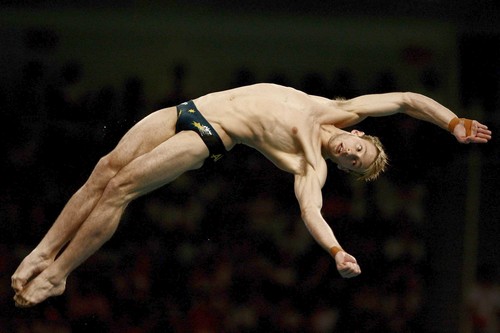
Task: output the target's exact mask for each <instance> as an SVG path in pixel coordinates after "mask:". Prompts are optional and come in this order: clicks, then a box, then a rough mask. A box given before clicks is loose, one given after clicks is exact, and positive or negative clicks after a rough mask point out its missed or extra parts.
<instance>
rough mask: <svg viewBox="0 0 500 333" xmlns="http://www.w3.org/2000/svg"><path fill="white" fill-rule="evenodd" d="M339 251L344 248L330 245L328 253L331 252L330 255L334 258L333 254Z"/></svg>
mask: <svg viewBox="0 0 500 333" xmlns="http://www.w3.org/2000/svg"><path fill="white" fill-rule="evenodd" d="M340 251H344V250H342V248H341V247H338V246H332V247H331V248H330V254H331V255H332V257H334V258H335V255H336V254H337V253H339V252H340Z"/></svg>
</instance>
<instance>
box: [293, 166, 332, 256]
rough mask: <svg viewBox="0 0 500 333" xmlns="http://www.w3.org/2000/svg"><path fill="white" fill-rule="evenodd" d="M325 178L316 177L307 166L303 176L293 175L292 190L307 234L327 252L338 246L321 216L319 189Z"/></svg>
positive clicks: (321, 200)
mask: <svg viewBox="0 0 500 333" xmlns="http://www.w3.org/2000/svg"><path fill="white" fill-rule="evenodd" d="M325 177H326V176H325ZM325 177H323V175H318V173H317V172H316V171H315V170H314V169H313V167H312V166H310V165H307V167H306V172H305V174H303V175H295V183H294V189H295V196H296V198H297V201H298V202H299V206H300V212H301V216H302V220H303V221H304V224H305V225H306V227H307V229H308V230H309V233H310V234H311V235H312V236H313V238H314V239H315V240H316V242H317V243H318V244H319V245H320V246H321V247H323V248H324V249H325V250H326V251H329V250H330V248H332V247H333V246H339V247H340V245H339V242H338V241H337V239H336V238H335V235H334V234H333V230H332V228H330V226H329V225H328V223H326V221H325V219H324V218H323V216H322V215H321V207H322V206H323V197H322V193H321V188H322V187H323V184H324V179H325Z"/></svg>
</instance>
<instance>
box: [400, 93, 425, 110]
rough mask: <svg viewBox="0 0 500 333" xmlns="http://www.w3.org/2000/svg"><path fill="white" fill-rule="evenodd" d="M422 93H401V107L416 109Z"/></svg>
mask: <svg viewBox="0 0 500 333" xmlns="http://www.w3.org/2000/svg"><path fill="white" fill-rule="evenodd" d="M420 96H421V95H420V94H418V93H414V92H411V91H407V92H403V93H401V100H400V103H401V104H400V105H401V109H402V110H403V111H404V112H405V111H409V110H414V109H415V106H416V105H417V104H418V101H419V99H420Z"/></svg>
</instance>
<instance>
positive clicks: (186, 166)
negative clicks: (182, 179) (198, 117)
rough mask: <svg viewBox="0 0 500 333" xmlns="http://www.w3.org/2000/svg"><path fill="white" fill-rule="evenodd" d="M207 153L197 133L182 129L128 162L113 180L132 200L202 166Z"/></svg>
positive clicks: (128, 198)
mask: <svg viewBox="0 0 500 333" xmlns="http://www.w3.org/2000/svg"><path fill="white" fill-rule="evenodd" d="M208 155H209V150H208V148H207V146H206V145H205V143H204V142H203V140H202V139H201V138H200V137H199V135H198V134H197V133H195V132H193V131H182V132H180V133H178V134H175V135H174V136H172V137H171V138H169V139H168V140H166V141H165V142H163V143H161V144H159V145H158V146H156V147H155V148H154V149H153V150H151V151H150V152H148V153H146V154H143V155H141V156H139V157H137V158H135V159H134V160H133V161H131V162H130V163H128V164H127V165H126V166H125V167H123V168H122V169H121V170H120V171H119V172H118V174H117V175H116V176H115V177H114V178H113V182H114V183H115V185H117V186H119V187H120V188H121V189H122V190H123V192H124V193H125V195H126V197H127V198H126V201H130V200H133V199H135V198H136V197H138V196H140V195H143V194H145V193H147V192H150V191H152V190H154V189H157V188H159V187H161V186H163V185H165V184H167V183H170V182H171V181H173V180H174V179H176V178H177V177H179V176H180V175H181V174H183V173H184V172H186V171H188V170H193V169H197V168H199V167H201V166H202V165H203V162H204V161H205V159H206V158H207V157H208Z"/></svg>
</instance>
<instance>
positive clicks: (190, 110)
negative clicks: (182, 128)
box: [188, 109, 196, 113]
mask: <svg viewBox="0 0 500 333" xmlns="http://www.w3.org/2000/svg"><path fill="white" fill-rule="evenodd" d="M188 112H189V113H196V111H195V110H194V109H189V110H188Z"/></svg>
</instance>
